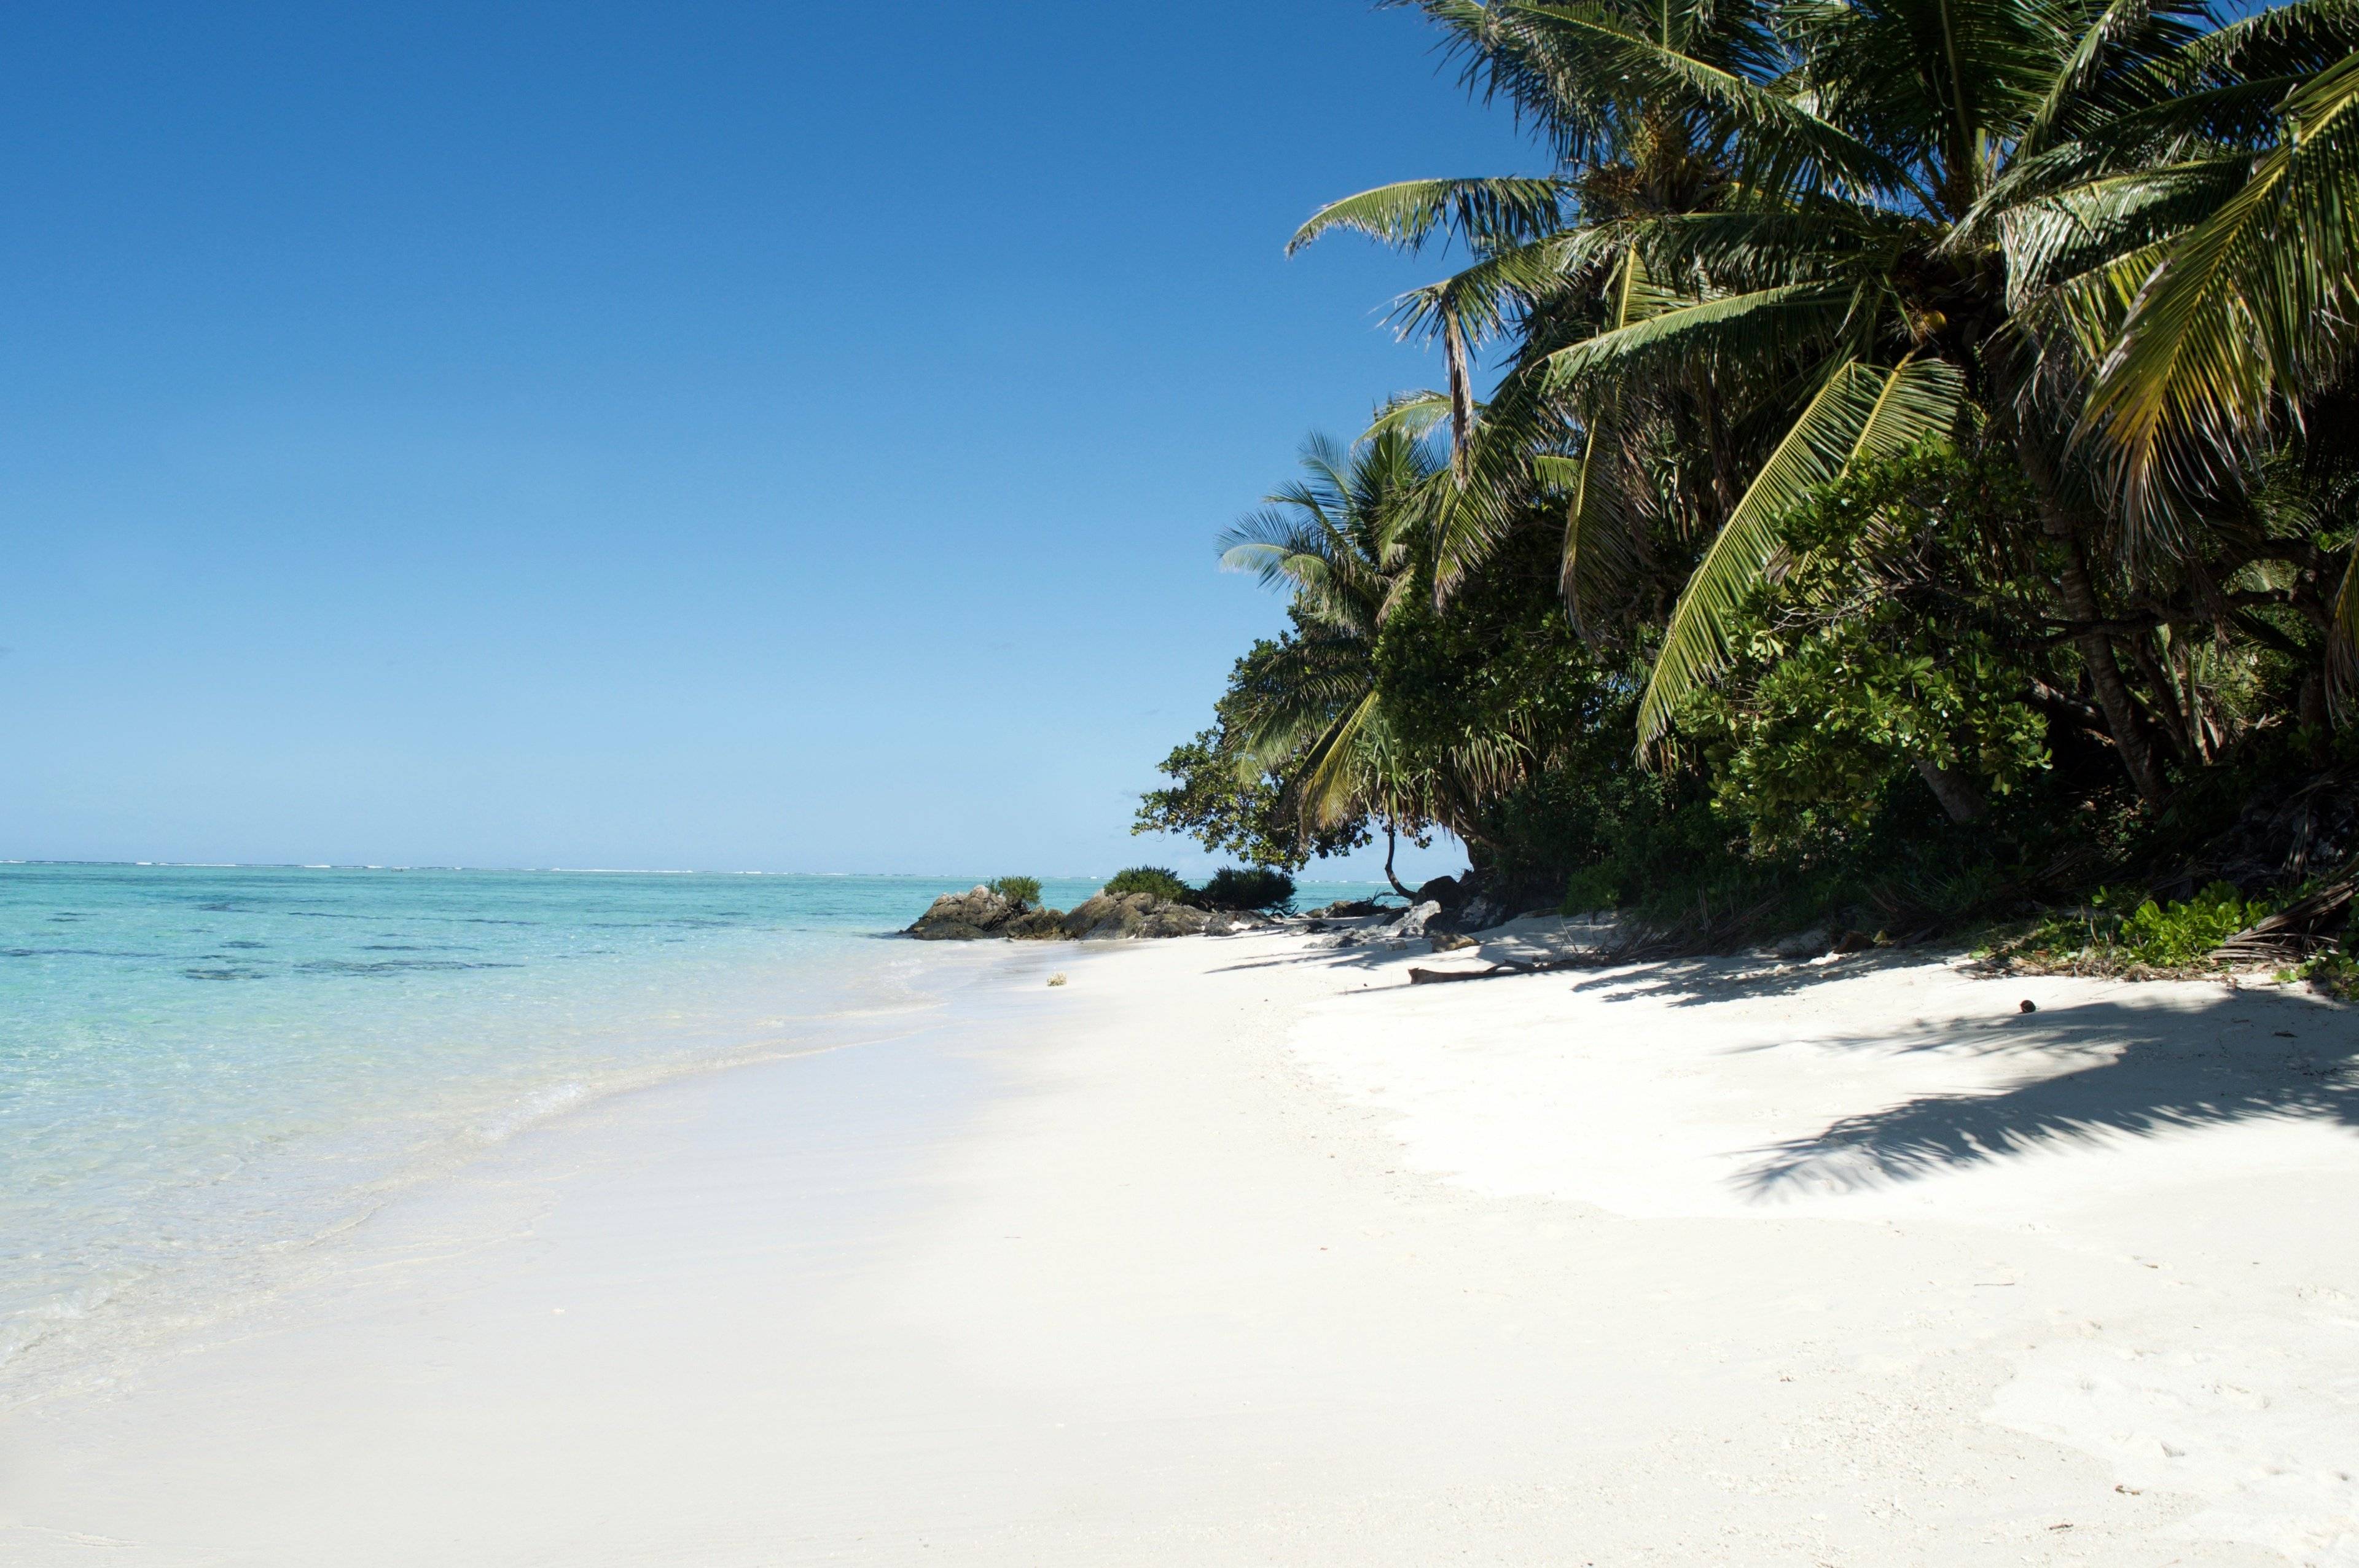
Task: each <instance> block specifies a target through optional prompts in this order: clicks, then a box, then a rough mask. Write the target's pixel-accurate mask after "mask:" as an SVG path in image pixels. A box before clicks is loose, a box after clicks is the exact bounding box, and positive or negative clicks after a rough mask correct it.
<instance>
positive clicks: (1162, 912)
mask: <svg viewBox="0 0 2359 1568" xmlns="http://www.w3.org/2000/svg"><path fill="white" fill-rule="evenodd" d="M1276 924H1277V922H1276V921H1274V920H1272V919H1271V918H1270V917H1269V916H1268V915H1266V914H1256V913H1255V912H1253V911H1251V910H1223V909H1199V908H1197V907H1196V906H1195V905H1194V904H1190V903H1173V902H1172V901H1171V900H1169V899H1163V898H1158V897H1156V896H1155V895H1154V894H1153V893H1145V892H1133V893H1105V892H1102V893H1099V894H1097V895H1095V896H1094V897H1092V898H1087V899H1083V900H1082V902H1081V903H1080V904H1078V905H1076V906H1075V907H1074V908H1073V909H1072V910H1071V911H1070V912H1068V911H1065V910H1061V909H1031V908H1027V907H1026V906H1025V905H1024V904H1021V903H1016V902H1015V901H1013V900H1010V899H1006V898H1003V897H1001V896H1000V895H999V894H998V893H995V892H992V891H991V889H989V888H987V887H983V886H976V887H974V888H973V889H970V890H969V891H968V892H946V893H944V894H942V896H941V897H940V898H938V899H936V900H934V902H933V905H932V907H930V908H929V909H928V910H927V911H926V913H925V914H921V915H919V917H918V919H917V921H916V923H915V924H913V925H910V926H909V928H908V933H907V934H908V935H911V936H915V937H917V938H918V939H919V940H920V941H923V942H974V941H980V940H982V939H983V938H984V937H994V936H995V937H1004V938H1006V939H1008V940H1011V941H1017V942H1105V941H1117V940H1121V939H1124V938H1130V937H1147V936H1225V935H1229V934H1231V933H1232V932H1237V931H1251V930H1254V929H1256V928H1258V927H1262V926H1267V925H1276Z"/></svg>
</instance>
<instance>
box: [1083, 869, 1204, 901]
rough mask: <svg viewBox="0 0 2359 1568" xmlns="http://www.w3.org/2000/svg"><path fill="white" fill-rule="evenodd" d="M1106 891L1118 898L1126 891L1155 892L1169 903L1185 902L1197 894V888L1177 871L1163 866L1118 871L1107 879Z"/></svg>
mask: <svg viewBox="0 0 2359 1568" xmlns="http://www.w3.org/2000/svg"><path fill="white" fill-rule="evenodd" d="M1105 891H1106V892H1109V893H1112V894H1113V895H1114V897H1116V898H1120V897H1122V896H1123V895H1124V894H1125V893H1134V892H1146V893H1153V894H1154V895H1155V896H1156V897H1157V898H1159V899H1162V900H1164V901H1165V902H1166V903H1186V902H1187V901H1188V900H1189V899H1190V898H1192V897H1194V896H1195V889H1193V888H1191V887H1190V886H1189V885H1188V884H1187V883H1186V882H1183V881H1180V874H1179V873H1178V872H1177V871H1165V870H1164V869H1163V868H1162V867H1161V866H1133V867H1131V868H1130V869H1129V870H1128V871H1116V872H1115V873H1114V875H1113V876H1111V877H1109V878H1107V879H1106V885H1105Z"/></svg>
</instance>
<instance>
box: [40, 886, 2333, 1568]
mask: <svg viewBox="0 0 2359 1568" xmlns="http://www.w3.org/2000/svg"><path fill="white" fill-rule="evenodd" d="M1565 940H1568V938H1565V937H1563V936H1562V935H1560V934H1557V933H1555V932H1553V931H1551V930H1546V929H1542V930H1535V929H1532V928H1528V927H1527V928H1524V929H1522V930H1520V931H1517V932H1511V933H1507V934H1506V935H1504V936H1503V937H1502V938H1500V939H1499V940H1498V941H1497V942H1496V943H1494V944H1491V945H1488V946H1489V952H1488V953H1486V952H1485V951H1483V950H1476V951H1473V952H1468V953H1462V954H1454V955H1451V956H1450V957H1449V959H1448V960H1447V962H1449V963H1455V964H1470V965H1471V964H1479V963H1481V962H1483V961H1484V960H1485V959H1486V957H1491V956H1496V955H1497V954H1500V953H1506V952H1508V951H1510V950H1513V951H1515V952H1517V953H1518V954H1521V955H1526V956H1528V955H1529V954H1531V953H1535V952H1544V951H1549V950H1552V949H1553V948H1554V947H1555V946H1561V945H1562V943H1563V942H1564V941H1565ZM1417 946H1419V948H1420V949H1421V948H1422V946H1423V945H1422V944H1419V945H1417ZM1411 962H1415V963H1417V964H1418V965H1419V966H1420V967H1434V966H1435V965H1436V964H1437V960H1436V959H1435V958H1434V957H1431V956H1430V955H1428V954H1426V953H1424V952H1422V951H1419V952H1416V953H1410V952H1407V951H1392V950H1388V949H1386V948H1383V947H1381V946H1379V947H1375V948H1366V947H1355V948H1350V949H1335V948H1332V947H1330V946H1324V945H1323V939H1321V938H1309V939H1306V938H1304V937H1301V936H1299V935H1274V936H1262V935H1256V936H1251V937H1239V938H1231V939H1226V940H1220V941H1179V942H1169V943H1158V944H1151V945H1145V946H1130V947H1123V948H1120V949H1108V950H1102V951H1091V952H1077V951H1075V950H1074V949H1071V948H1069V947H1068V948H1058V949H1054V950H1039V949H1016V950H1012V951H1008V952H1006V953H1005V954H1002V955H998V956H996V957H994V958H993V959H992V960H991V961H990V962H989V964H987V965H986V966H985V967H984V974H985V977H986V978H985V979H983V980H982V981H980V982H979V983H978V984H977V985H976V986H975V987H973V989H971V990H970V991H969V992H968V993H966V994H964V995H963V996H962V997H961V998H960V999H959V1000H958V1001H957V1002H956V1003H955V1004H954V1005H953V1006H952V1007H951V1009H950V1010H948V1011H946V1012H945V1013H943V1014H941V1015H938V1016H937V1017H936V1019H935V1020H934V1021H933V1022H932V1023H931V1025H930V1027H929V1028H927V1029H926V1030H924V1031H922V1032H920V1033H915V1034H912V1035H910V1036H908V1037H906V1038H903V1039H900V1040H897V1041H894V1042H891V1043H887V1044H874V1045H867V1046H862V1047H857V1048H854V1049H851V1050H845V1051H840V1052H834V1053H831V1054H825V1055H821V1056H815V1057H810V1058H805V1059H801V1060H797V1061H790V1062H783V1063H777V1064H771V1065H764V1066H761V1067H754V1068H745V1069H740V1070H737V1071H733V1072H729V1073H724V1074H719V1075H714V1076H710V1077H707V1078H702V1079H698V1080H691V1081H688V1082H683V1083H679V1084H675V1085H671V1086H669V1087H665V1088H662V1089H660V1090H656V1091H650V1092H648V1093H645V1094H641V1095H637V1096H634V1097H631V1098H626V1099H623V1100H618V1101H614V1102H611V1103H609V1104H607V1105H604V1106H602V1107H599V1108H594V1109H592V1110H590V1111H587V1112H585V1113H583V1114H582V1115H580V1116H577V1117H573V1118H570V1119H566V1120H564V1121H561V1122H560V1123H557V1124H553V1125H550V1126H548V1127H545V1128H542V1129H539V1130H535V1131H533V1132H530V1133H527V1134H525V1135H523V1136H521V1137H519V1138H517V1139H516V1141H514V1142H513V1143H512V1144H511V1145H509V1146H508V1147H506V1149H504V1150H502V1151H500V1152H498V1153H496V1154H495V1155H494V1156H492V1157H489V1158H487V1159H485V1160H484V1162H480V1163H479V1164H478V1165H477V1166H475V1167H473V1169H471V1170H470V1171H469V1172H467V1173H465V1174H464V1175H463V1176H462V1177H459V1178H455V1179H453V1180H451V1181H449V1182H446V1183H443V1184H439V1185H437V1186H436V1187H435V1188H433V1189H432V1190H430V1191H421V1192H418V1193H415V1194H412V1195H408V1196H407V1197H405V1198H404V1199H403V1200H401V1201H400V1202H398V1203H396V1204H394V1205H392V1206H389V1207H388V1208H387V1209H386V1210H385V1211H384V1212H383V1213H381V1214H380V1215H379V1216H378V1217H376V1218H375V1220H374V1221H372V1222H371V1223H370V1224H369V1225H367V1226H365V1227H362V1228H361V1229H360V1230H358V1231H356V1232H354V1233H353V1234H352V1235H350V1236H348V1237H346V1238H342V1239H341V1240H339V1241H337V1242H334V1243H332V1244H328V1245H327V1246H325V1247H324V1248H321V1249H314V1253H315V1255H313V1256H310V1257H307V1258H306V1259H305V1260H303V1268H302V1269H301V1270H300V1271H299V1273H294V1274H290V1277H289V1281H288V1285H287V1286H286V1288H285V1289H284V1290H282V1291H281V1292H279V1293H278V1294H277V1295H276V1296H275V1297H274V1298H272V1299H271V1300H269V1301H268V1302H266V1303H261V1304H258V1305H256V1306H255V1307H254V1308H253V1309H251V1310H250V1311H249V1312H247V1313H246V1314H243V1315H242V1316H240V1317H239V1318H237V1319H235V1320H233V1321H231V1322H229V1323H227V1324H223V1325H215V1326H213V1327H211V1328H208V1329H206V1330H204V1331H203V1332H202V1333H201V1335H200V1336H197V1337H196V1338H195V1339H193V1340H192V1341H191V1342H190V1343H189V1344H187V1345H185V1346H182V1347H181V1348H180V1349H179V1351H178V1352H177V1353H175V1354H172V1355H170V1356H168V1357H160V1358H154V1359H150V1360H147V1361H146V1362H144V1363H141V1364H138V1365H136V1366H131V1367H126V1368H124V1369H122V1371H121V1374H120V1377H119V1380H118V1381H117V1382H116V1383H114V1385H113V1386H111V1387H109V1388H106V1389H103V1390H85V1391H82V1392H80V1393H76V1394H73V1395H71V1396H60V1397H56V1398H51V1399H47V1400H41V1401H39V1402H38V1403H35V1404H33V1405H31V1406H29V1407H27V1408H21V1409H19V1410H17V1411H16V1412H14V1413H13V1414H12V1415H10V1416H9V1417H7V1418H6V1419H5V1422H0V1560H5V1561H7V1562H10V1563H20V1562H21V1563H34V1564H47V1563H93V1562H106V1563H125V1564H138V1565H146V1564H199V1563H203V1564H214V1563H221V1564H230V1563H253V1564H273V1565H277V1564H288V1565H293V1564H317V1563H337V1564H346V1563H351V1564H375V1563H386V1564H391V1563H404V1564H408V1563H496V1564H511V1563H513V1564H543V1563H547V1564H560V1563H562V1564H602V1563H698V1564H756V1563H762V1564H769V1563H829V1562H847V1563H917V1562H950V1563H1075V1564H1079V1563H1092V1564H1103V1563H1338V1564H1343V1563H1353V1564H1357V1563H1402V1564H1407V1563H1438V1562H1465V1563H1517V1564H1527V1563H1601V1564H1605V1563H1612V1564H1619V1563H1732V1564H1736V1563H1742V1564H1766V1563H1774V1564H1784V1563H1794V1564H1810V1563H1846V1564H1849V1563H1857V1564H1863V1565H1866V1564H1878V1565H1881V1564H1893V1563H1944V1564H1947V1563H1954V1564H1969V1563H1971V1564H1984V1563H2124V1564H2131V1563H2135V1564H2157V1563H2187V1564H2262V1563H2284V1562H2287V1561H2288V1560H2290V1561H2294V1562H2301V1563H2359V1521H2354V1496H2359V1487H2354V1479H2353V1477H2354V1475H2359V1301H2354V1297H2359V1238H2354V1235H2353V1227H2352V1224H2351V1221H2352V1218H2353V1217H2354V1215H2359V1130H2354V1124H2359V1078H2354V1071H2353V1069H2354V1052H2359V1025H2354V1015H2353V1014H2351V1013H2347V1012H2344V1011H2338V1010H2332V1009H2329V1008H2327V1007H2325V1006H2323V1005H2321V1004H2318V1003H2315V1002H2312V1001H2310V1000H2305V999H2301V998H2297V997H2292V996H2284V995H2277V994H2257V993H2254V992H2250V991H2247V992H2241V993H2236V992H2230V991H2227V990H2225V989H2223V988H2220V987H2216V986H2192V985H2190V986H2141V987H2127V986H2114V985H2106V984H2101V983H2096V982H2086V981H2070V980H2033V981H2021V980H2011V981H1978V980H1971V979H1965V978H1963V977H1962V976H1961V975H1960V974H1958V973H1957V972H1955V971H1954V970H1953V969H1951V968H1949V967H1947V966H1944V965H1942V964H1940V963H1933V962H1923V961H1919V962H1914V963H1892V962H1887V961H1881V960H1876V959H1872V958H1861V959H1854V960H1847V961H1845V962H1844V963H1843V964H1841V965H1837V966H1833V967H1832V968H1808V967H1794V966H1786V967H1779V966H1745V965H1697V966H1657V967H1652V968H1645V969H1640V970H1632V971H1625V972H1616V973H1610V974H1603V975H1599V974H1567V973H1557V974H1548V975H1538V976H1531V977H1522V978H1514V979H1495V980H1485V981H1483V982H1480V983H1476V984H1469V985H1453V986H1437V987H1417V988H1410V987H1408V986H1407V984H1406V983H1405V982H1406V970H1407V967H1408V964H1409V963H1411ZM1052 968H1055V969H1063V970H1065V971H1067V972H1068V973H1070V975H1071V984H1070V985H1068V986H1065V987H1061V988H1056V989H1050V988H1049V987H1047V986H1045V985H1044V984H1043V981H1044V979H1045V978H1046V976H1047V974H1048V973H1049V971H1050V970H1051V969H1052ZM2024 997H2029V998H2031V999H2033V1000H2036V1001H2037V1002H2038V1004H2039V1008H2040V1011H2038V1012H2037V1013H2035V1014H2031V1015H2022V1014H2019V1013H2018V1012H2017V1001H2018V1000H2019V999H2021V998H2024ZM2280 1031H2283V1032H2285V1033H2283V1034H2280V1033H2279V1032H2280Z"/></svg>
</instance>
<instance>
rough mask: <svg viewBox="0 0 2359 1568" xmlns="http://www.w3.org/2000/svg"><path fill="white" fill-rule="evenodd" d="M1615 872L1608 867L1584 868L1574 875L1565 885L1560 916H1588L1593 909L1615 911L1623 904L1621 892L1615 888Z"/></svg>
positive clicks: (1559, 911)
mask: <svg viewBox="0 0 2359 1568" xmlns="http://www.w3.org/2000/svg"><path fill="white" fill-rule="evenodd" d="M1614 881H1615V879H1614V871H1613V869H1612V868H1611V867H1607V866H1583V867H1582V868H1581V870H1579V871H1575V872H1573V873H1572V877H1571V881H1567V882H1566V883H1565V887H1564V903H1563V905H1562V906H1561V907H1560V909H1559V910H1558V913H1559V914H1588V913H1589V912H1590V911H1592V910H1593V909H1613V908H1615V907H1616V906H1618V905H1619V904H1620V903H1621V902H1622V897H1621V890H1620V889H1619V888H1617V887H1615V886H1614Z"/></svg>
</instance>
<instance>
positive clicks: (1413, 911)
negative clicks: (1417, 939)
mask: <svg viewBox="0 0 2359 1568" xmlns="http://www.w3.org/2000/svg"><path fill="white" fill-rule="evenodd" d="M1440 913H1441V905H1440V903H1436V902H1435V901H1433V900H1431V899H1428V900H1426V902H1425V903H1416V904H1411V905H1410V906H1409V907H1408V909H1406V910H1404V911H1403V912H1402V913H1401V917H1400V918H1399V919H1398V920H1396V921H1394V922H1393V932H1392V934H1393V935H1396V936H1422V935H1425V928H1426V925H1427V924H1428V923H1429V922H1430V921H1431V920H1432V919H1433V918H1434V917H1435V916H1436V915H1438V914H1440Z"/></svg>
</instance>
